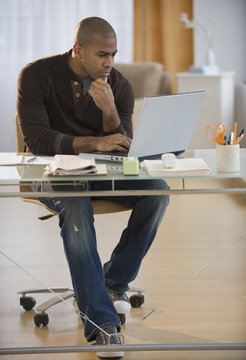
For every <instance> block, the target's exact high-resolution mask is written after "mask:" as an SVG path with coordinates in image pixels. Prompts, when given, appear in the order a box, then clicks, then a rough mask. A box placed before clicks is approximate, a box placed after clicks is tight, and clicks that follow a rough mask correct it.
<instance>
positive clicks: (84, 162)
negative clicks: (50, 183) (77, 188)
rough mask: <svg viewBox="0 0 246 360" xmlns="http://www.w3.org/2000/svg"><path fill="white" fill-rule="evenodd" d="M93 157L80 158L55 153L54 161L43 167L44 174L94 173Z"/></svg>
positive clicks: (95, 170)
mask: <svg viewBox="0 0 246 360" xmlns="http://www.w3.org/2000/svg"><path fill="white" fill-rule="evenodd" d="M96 173H97V168H96V163H95V159H93V158H90V157H88V158H80V157H78V156H75V155H55V157H54V161H52V162H51V163H50V164H49V165H47V166H46V167H45V173H44V175H46V176H50V175H55V176H62V175H63V176H64V175H74V176H76V175H88V174H96Z"/></svg>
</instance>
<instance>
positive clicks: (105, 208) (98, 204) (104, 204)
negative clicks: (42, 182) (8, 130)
mask: <svg viewBox="0 0 246 360" xmlns="http://www.w3.org/2000/svg"><path fill="white" fill-rule="evenodd" d="M15 128H16V139H17V151H18V153H23V152H26V150H27V146H26V144H25V142H24V136H23V132H22V129H21V126H20V121H19V117H18V115H17V114H16V115H15ZM20 191H21V192H26V191H27V192H31V191H32V188H31V184H30V185H29V184H26V183H25V184H20ZM22 200H23V201H25V202H30V203H33V204H36V205H41V206H43V207H45V208H46V209H47V210H48V211H50V212H51V213H55V212H54V211H53V210H52V209H50V208H48V207H47V206H46V205H44V204H43V203H41V202H40V201H39V200H38V199H37V198H34V197H23V198H22ZM92 206H93V210H94V214H95V215H99V214H109V213H114V212H121V211H127V210H130V208H128V207H126V206H123V205H121V204H118V203H116V202H113V201H105V200H100V199H97V200H93V201H92Z"/></svg>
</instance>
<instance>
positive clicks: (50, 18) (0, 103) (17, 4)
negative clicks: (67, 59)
mask: <svg viewBox="0 0 246 360" xmlns="http://www.w3.org/2000/svg"><path fill="white" fill-rule="evenodd" d="M88 16H100V17H103V18H105V19H106V20H108V21H109V22H110V23H111V24H112V26H113V27H114V29H115V31H116V33H117V38H118V50H119V51H118V53H117V56H116V61H118V62H130V61H132V58H133V0H124V6H122V0H89V1H88V0H0V151H1V152H10V151H16V135H15V124H14V116H15V112H16V88H17V78H18V73H19V71H20V70H21V68H22V67H23V66H25V65H26V64H27V63H28V62H31V61H33V60H36V59H38V58H41V57H45V56H50V55H52V54H59V53H63V52H65V51H68V50H69V49H70V48H71V47H72V46H73V33H74V30H75V27H76V26H77V24H78V23H79V22H80V21H81V20H82V19H83V18H85V17H88Z"/></svg>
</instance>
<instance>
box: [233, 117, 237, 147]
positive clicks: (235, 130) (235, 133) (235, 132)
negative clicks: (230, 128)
mask: <svg viewBox="0 0 246 360" xmlns="http://www.w3.org/2000/svg"><path fill="white" fill-rule="evenodd" d="M236 139H237V122H235V123H234V139H233V145H235V144H236Z"/></svg>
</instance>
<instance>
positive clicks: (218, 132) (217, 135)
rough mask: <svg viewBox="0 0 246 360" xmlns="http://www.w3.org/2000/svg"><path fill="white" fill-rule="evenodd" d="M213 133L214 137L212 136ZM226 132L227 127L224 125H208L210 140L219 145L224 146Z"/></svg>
mask: <svg viewBox="0 0 246 360" xmlns="http://www.w3.org/2000/svg"><path fill="white" fill-rule="evenodd" d="M211 131H212V135H211ZM225 132H226V126H225V124H223V123H219V124H217V125H216V126H215V127H214V126H213V125H207V127H206V133H207V136H208V137H209V139H210V140H212V141H215V142H217V144H219V145H224V134H225Z"/></svg>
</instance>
